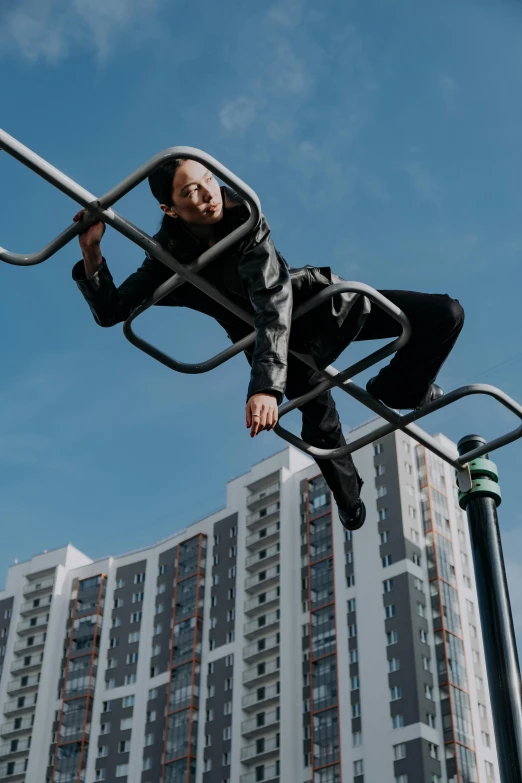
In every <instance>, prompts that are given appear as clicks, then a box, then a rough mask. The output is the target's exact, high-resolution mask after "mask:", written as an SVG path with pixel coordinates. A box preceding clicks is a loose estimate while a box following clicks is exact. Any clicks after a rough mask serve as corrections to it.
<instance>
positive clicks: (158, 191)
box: [149, 158, 185, 207]
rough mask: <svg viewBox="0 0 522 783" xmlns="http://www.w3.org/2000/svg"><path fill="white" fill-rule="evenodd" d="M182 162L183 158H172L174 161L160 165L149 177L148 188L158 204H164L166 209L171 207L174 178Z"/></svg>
mask: <svg viewBox="0 0 522 783" xmlns="http://www.w3.org/2000/svg"><path fill="white" fill-rule="evenodd" d="M184 162H185V160H184V158H174V160H169V161H167V162H166V163H162V164H161V165H160V166H158V168H157V169H155V170H154V171H153V172H152V174H150V175H149V187H150V189H151V191H152V195H153V196H154V198H155V199H156V201H157V202H158V204H166V205H167V206H168V207H171V206H172V186H173V182H174V176H175V174H176V171H177V170H178V169H179V167H180V166H181V164H182V163H184Z"/></svg>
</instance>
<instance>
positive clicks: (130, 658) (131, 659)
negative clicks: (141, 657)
mask: <svg viewBox="0 0 522 783" xmlns="http://www.w3.org/2000/svg"><path fill="white" fill-rule="evenodd" d="M127 663H138V653H137V652H134V653H127Z"/></svg>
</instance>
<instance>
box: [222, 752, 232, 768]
mask: <svg viewBox="0 0 522 783" xmlns="http://www.w3.org/2000/svg"><path fill="white" fill-rule="evenodd" d="M221 764H222V765H223V766H224V767H228V766H230V752H229V751H227V752H226V753H223V756H222V759H221Z"/></svg>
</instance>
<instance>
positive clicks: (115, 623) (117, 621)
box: [112, 617, 121, 628]
mask: <svg viewBox="0 0 522 783" xmlns="http://www.w3.org/2000/svg"><path fill="white" fill-rule="evenodd" d="M120 625H121V617H113V618H112V628H119V627H120Z"/></svg>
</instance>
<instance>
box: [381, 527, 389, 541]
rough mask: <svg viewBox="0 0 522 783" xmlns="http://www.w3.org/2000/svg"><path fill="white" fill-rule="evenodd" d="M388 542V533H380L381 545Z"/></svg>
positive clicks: (387, 531)
mask: <svg viewBox="0 0 522 783" xmlns="http://www.w3.org/2000/svg"><path fill="white" fill-rule="evenodd" d="M389 540H390V531H389V530H384V531H383V532H382V533H381V544H387V543H388V541H389Z"/></svg>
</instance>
